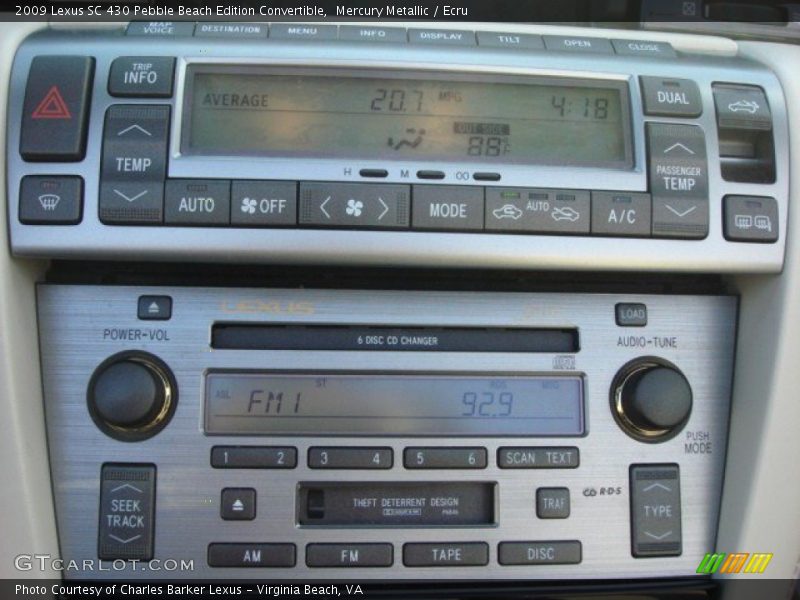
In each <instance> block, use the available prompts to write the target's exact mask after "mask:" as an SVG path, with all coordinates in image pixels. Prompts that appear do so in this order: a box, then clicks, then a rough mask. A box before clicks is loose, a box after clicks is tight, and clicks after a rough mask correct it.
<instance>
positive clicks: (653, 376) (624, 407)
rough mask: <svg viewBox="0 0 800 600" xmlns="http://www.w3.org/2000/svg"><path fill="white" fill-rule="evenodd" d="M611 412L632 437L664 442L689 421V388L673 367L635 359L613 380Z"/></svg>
mask: <svg viewBox="0 0 800 600" xmlns="http://www.w3.org/2000/svg"><path fill="white" fill-rule="evenodd" d="M611 410H612V412H613V413H614V417H615V418H616V420H617V423H619V425H620V427H622V429H623V430H624V431H625V432H626V433H627V434H628V435H630V436H631V437H634V438H636V439H638V440H641V441H645V442H663V441H665V440H668V439H670V438H671V437H673V436H675V435H676V434H677V433H678V432H679V431H680V430H681V429H682V428H683V426H684V425H685V424H686V422H687V421H688V420H689V415H690V414H691V412H692V388H691V386H690V385H689V382H688V381H687V380H686V377H685V376H684V375H683V373H681V372H680V370H679V369H678V368H677V367H676V366H675V365H673V364H671V363H669V362H667V361H665V360H662V359H658V358H650V357H646V358H637V359H636V360H633V361H631V362H629V363H628V364H626V365H625V366H624V367H622V368H621V369H620V370H619V372H618V373H617V376H616V377H615V378H614V382H613V383H612V385H611Z"/></svg>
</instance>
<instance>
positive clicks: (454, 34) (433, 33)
mask: <svg viewBox="0 0 800 600" xmlns="http://www.w3.org/2000/svg"><path fill="white" fill-rule="evenodd" d="M408 41H410V42H411V43H412V44H435V45H437V46H475V45H476V44H475V33H474V32H472V31H463V30H457V29H409V31H408Z"/></svg>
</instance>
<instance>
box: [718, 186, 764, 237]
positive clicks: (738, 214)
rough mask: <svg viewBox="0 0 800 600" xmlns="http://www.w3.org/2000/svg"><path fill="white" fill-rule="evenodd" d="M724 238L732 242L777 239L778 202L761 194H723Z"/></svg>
mask: <svg viewBox="0 0 800 600" xmlns="http://www.w3.org/2000/svg"><path fill="white" fill-rule="evenodd" d="M722 203H723V204H722V209H723V215H724V217H723V224H724V232H725V239H726V240H730V241H732V242H764V243H773V242H777V241H778V203H777V202H776V201H775V198H765V197H761V196H725V198H724V199H723V201H722Z"/></svg>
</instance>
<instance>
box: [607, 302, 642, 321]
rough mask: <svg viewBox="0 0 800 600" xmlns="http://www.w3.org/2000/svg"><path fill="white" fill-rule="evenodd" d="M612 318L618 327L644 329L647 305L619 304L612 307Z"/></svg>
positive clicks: (636, 303) (634, 303) (635, 303)
mask: <svg viewBox="0 0 800 600" xmlns="http://www.w3.org/2000/svg"><path fill="white" fill-rule="evenodd" d="M614 317H615V319H616V322H617V325H618V326H619V327H644V326H645V325H647V305H646V304H640V303H638V302H620V303H618V304H617V305H616V306H615V307H614Z"/></svg>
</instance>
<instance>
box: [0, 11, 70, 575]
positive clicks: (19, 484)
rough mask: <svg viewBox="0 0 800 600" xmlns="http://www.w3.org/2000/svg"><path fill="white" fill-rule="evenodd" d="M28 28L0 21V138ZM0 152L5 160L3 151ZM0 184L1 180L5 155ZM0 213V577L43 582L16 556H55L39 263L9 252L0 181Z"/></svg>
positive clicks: (41, 264)
mask: <svg viewBox="0 0 800 600" xmlns="http://www.w3.org/2000/svg"><path fill="white" fill-rule="evenodd" d="M41 27H42V26H41V24H35V23H0V115H2V116H3V117H2V119H0V138H2V139H5V136H6V131H5V129H6V121H5V115H6V100H7V98H8V81H9V75H10V71H11V62H12V61H13V59H14V54H15V53H16V50H17V46H18V45H19V43H20V42H21V41H22V40H23V39H24V38H25V37H26V36H27V35H28V34H30V33H31V32H32V31H35V30H36V29H40V28H41ZM3 154H5V153H4V152H3ZM1 158H2V160H0V180H2V181H3V182H5V177H6V174H5V166H6V159H5V156H2V157H1ZM2 198H3V201H2V206H3V209H2V210H0V236H2V251H0V414H2V415H3V418H2V419H0V457H2V462H0V481H2V482H3V484H2V485H0V531H2V532H3V536H2V542H1V543H0V578H45V577H48V576H51V577H52V575H53V574H52V573H48V572H42V571H39V570H38V569H31V570H29V571H18V570H16V569H15V567H14V564H15V560H14V559H15V557H16V556H17V555H19V554H49V555H51V556H52V557H53V558H57V557H58V538H57V537H56V523H55V514H54V511H53V497H52V492H51V489H50V467H49V464H48V460H47V440H46V438H45V431H44V405H43V403H42V384H41V376H40V370H39V345H38V335H37V334H38V332H37V327H36V297H35V290H34V286H33V283H34V282H35V281H36V280H37V279H39V278H40V277H41V275H42V273H43V271H44V266H45V263H44V262H42V261H21V260H13V259H12V258H11V255H10V253H9V240H8V226H7V223H6V216H7V213H6V209H5V207H6V200H7V199H6V198H5V183H4V184H3V192H2Z"/></svg>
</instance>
